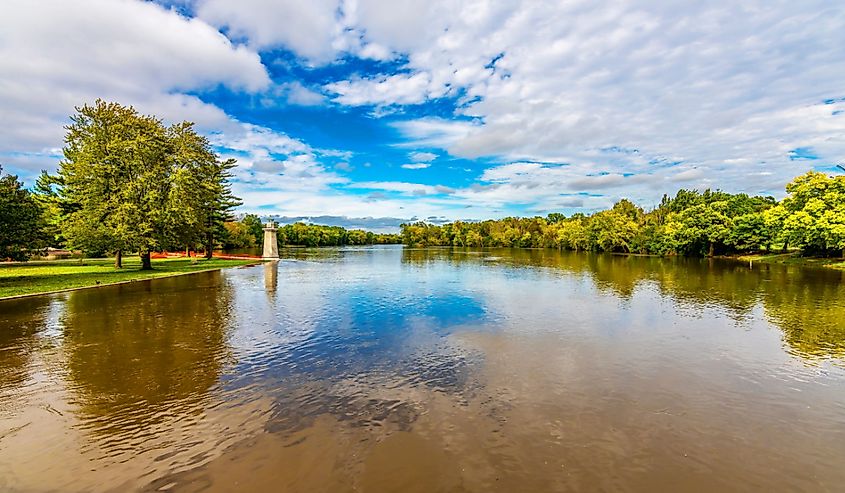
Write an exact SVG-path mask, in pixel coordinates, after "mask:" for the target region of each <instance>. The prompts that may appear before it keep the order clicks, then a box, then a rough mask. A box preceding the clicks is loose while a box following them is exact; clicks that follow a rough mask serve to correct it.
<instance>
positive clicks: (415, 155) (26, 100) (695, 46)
mask: <svg viewBox="0 0 845 493" xmlns="http://www.w3.org/2000/svg"><path fill="white" fill-rule="evenodd" d="M97 98H102V99H105V100H110V101H117V102H120V103H122V104H127V105H133V106H135V107H136V108H137V109H138V110H139V111H141V112H142V113H146V114H153V115H156V116H158V117H160V118H162V119H164V120H165V121H166V122H168V123H170V122H178V121H182V120H189V121H193V122H195V123H196V125H197V128H198V129H199V130H200V131H201V132H202V133H203V134H204V135H206V136H208V138H209V139H210V141H211V142H212V144H213V145H214V148H215V150H216V151H217V152H218V153H219V154H220V155H221V156H222V157H226V158H228V157H234V158H236V159H237V160H238V166H237V168H236V169H235V170H234V178H233V189H234V191H235V193H236V194H237V195H238V196H239V197H241V199H242V200H243V205H242V206H241V207H240V208H239V209H238V212H243V213H246V212H251V213H258V214H260V215H262V216H267V215H277V216H282V217H284V218H285V219H286V220H296V219H300V218H310V220H311V221H313V222H318V223H319V222H322V223H328V224H337V225H342V226H347V227H364V228H367V229H373V230H391V229H395V227H396V226H398V225H399V224H400V223H402V222H406V221H410V220H427V221H431V222H435V223H437V222H442V221H447V220H455V219H464V220H480V219H487V218H499V217H504V216H534V215H545V214H548V213H550V212H563V213H566V214H571V213H574V212H585V213H590V212H593V211H596V210H599V209H603V208H607V207H610V206H611V205H612V204H613V203H614V202H615V201H617V200H619V199H621V198H628V199H630V200H633V201H634V202H636V203H637V204H639V205H641V206H643V207H645V208H650V207H653V206H655V205H656V204H658V203H659V202H660V198H661V197H662V195H663V194H664V193H669V194H674V193H675V192H676V191H677V190H678V189H680V188H687V189H692V188H695V189H706V188H714V189H715V188H719V189H722V190H725V191H728V192H745V193H749V194H765V195H774V196H776V197H782V196H783V195H784V185H785V184H786V183H787V182H788V181H789V180H790V179H791V178H792V177H794V176H796V175H798V174H801V173H804V172H806V171H808V170H818V171H823V172H829V173H835V172H836V167H835V165H836V164H838V163H842V162H845V8H843V7H842V5H837V2H831V1H814V0H802V1H800V2H796V1H794V0H791V1H778V0H764V1H757V0H747V1H744V2H736V1H731V0H725V1H720V0H714V1H707V2H702V1H700V0H694V1H683V0H671V1H664V0H661V1H658V0H642V1H610V0H583V1H582V0H572V1H564V0H558V1H545V0H463V1H458V0H424V1H423V0H309V1H307V2H304V1H301V0H239V1H237V2H232V1H229V0H171V1H159V2H144V1H140V0H2V4H0V164H2V166H3V168H4V170H6V171H8V172H11V173H14V174H17V175H18V176H19V177H20V178H21V179H22V180H24V182H25V183H26V184H27V185H32V184H33V183H34V179H35V177H36V176H37V174H38V173H39V172H40V170H42V169H46V170H48V171H52V170H55V169H56V168H57V166H58V163H59V162H60V160H61V147H62V144H63V136H64V128H63V126H64V125H66V124H67V123H68V118H69V116H70V115H71V114H72V113H73V112H74V107H75V106H80V105H82V104H85V103H92V102H93V101H94V100H95V99H97Z"/></svg>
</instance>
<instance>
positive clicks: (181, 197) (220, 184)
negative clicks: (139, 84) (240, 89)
mask: <svg viewBox="0 0 845 493" xmlns="http://www.w3.org/2000/svg"><path fill="white" fill-rule="evenodd" d="M66 128H67V135H66V137H65V147H64V149H63V154H64V159H62V161H61V162H60V163H59V170H58V173H57V174H56V176H54V177H45V178H44V179H43V183H42V185H43V186H44V188H49V189H51V192H50V193H52V194H53V195H52V196H53V197H54V200H55V202H56V203H57V204H58V209H59V210H60V214H61V220H60V221H59V224H60V227H61V234H62V235H63V236H64V237H65V238H66V239H67V243H68V246H69V247H71V248H78V249H82V250H84V251H87V252H92V253H105V252H112V253H115V254H116V255H117V258H118V263H119V258H120V254H121V252H128V251H137V252H139V254H140V255H141V258H142V265H143V268H150V267H151V265H150V252H153V251H160V250H164V249H181V248H190V247H195V246H197V245H203V246H204V247H205V250H206V253H207V255H209V256H210V254H211V250H212V249H213V248H214V245H215V238H217V237H219V236H220V235H221V234H222V231H223V223H224V221H225V219H226V218H227V215H228V213H229V211H230V210H231V209H232V208H233V207H234V206H236V205H238V204H239V203H240V202H239V201H238V199H237V198H236V197H234V196H233V195H232V193H231V190H230V186H229V183H228V179H229V178H230V172H229V170H230V169H231V168H232V167H233V166H234V164H235V162H234V160H226V161H221V160H219V159H218V158H217V156H216V154H215V153H214V152H213V151H212V149H211V145H210V144H209V142H208V140H207V139H206V138H205V137H203V136H201V135H199V134H197V133H196V131H195V130H194V128H193V124H192V123H189V122H182V123H177V124H174V125H171V126H165V125H164V124H163V123H162V121H161V120H159V119H157V118H155V117H153V116H148V115H142V114H140V113H138V111H136V110H135V109H134V108H133V107H131V106H129V107H127V106H122V105H120V104H118V103H107V102H105V101H102V100H98V101H97V102H96V103H95V104H94V105H91V106H89V105H85V106H82V107H81V108H77V113H76V114H75V115H73V116H72V117H71V124H70V125H68V126H67V127H66Z"/></svg>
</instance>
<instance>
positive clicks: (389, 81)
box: [323, 72, 449, 106]
mask: <svg viewBox="0 0 845 493" xmlns="http://www.w3.org/2000/svg"><path fill="white" fill-rule="evenodd" d="M323 88H324V89H325V90H326V91H328V92H331V93H335V94H336V95H337V96H335V97H334V99H333V100H334V101H335V102H338V103H341V104H345V105H349V106H360V105H391V104H415V103H422V102H424V101H426V100H427V99H432V98H437V97H441V96H444V95H445V94H446V93H447V92H448V91H449V88H448V87H447V86H445V85H440V86H433V85H432V81H431V77H430V76H429V74H427V73H425V72H418V73H416V74H412V75H408V74H395V75H382V76H379V77H375V78H368V79H355V80H351V81H340V82H333V83H330V84H326V85H325V86H323Z"/></svg>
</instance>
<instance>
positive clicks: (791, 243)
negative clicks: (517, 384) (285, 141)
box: [401, 172, 845, 256]
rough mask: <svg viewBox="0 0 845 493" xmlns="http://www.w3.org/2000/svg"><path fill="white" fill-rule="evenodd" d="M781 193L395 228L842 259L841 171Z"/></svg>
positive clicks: (499, 238) (690, 196) (549, 243)
mask: <svg viewBox="0 0 845 493" xmlns="http://www.w3.org/2000/svg"><path fill="white" fill-rule="evenodd" d="M786 191H787V193H788V196H787V197H786V198H785V199H783V200H782V201H780V202H777V201H776V200H775V199H774V198H772V197H760V196H756V197H751V196H748V195H746V194H729V193H725V192H722V191H711V190H706V191H704V192H698V191H695V190H680V191H679V192H678V193H677V194H676V195H675V196H674V197H669V196H666V195H664V197H663V200H662V201H661V203H660V205H659V206H658V207H656V208H655V209H653V210H650V211H645V210H643V209H642V208H641V207H638V206H636V205H635V204H633V203H632V202H630V201H628V200H624V199H623V200H620V201H619V202H617V203H616V204H615V205H614V206H613V207H612V208H611V209H609V210H604V211H601V212H597V213H594V214H591V215H585V214H573V215H572V216H569V217H566V216H564V215H563V214H560V213H552V214H549V215H548V216H546V217H532V218H516V217H508V218H504V219H500V220H488V221H481V222H463V221H455V222H452V223H448V224H444V225H441V226H437V225H432V224H427V223H424V222H416V223H412V224H403V225H402V233H401V234H402V241H403V243H404V244H406V245H410V246H431V245H443V246H457V247H519V248H557V249H561V250H580V251H597V252H620V253H642V254H656V255H689V256H704V255H711V256H712V255H722V254H731V253H741V252H757V251H762V250H765V251H773V250H776V249H777V250H782V251H786V250H787V249H789V248H790V247H792V248H797V249H800V250H801V251H802V252H803V253H804V254H807V255H818V256H838V255H843V256H845V176H837V177H829V176H827V175H825V174H823V173H817V172H809V173H807V174H804V175H801V176H799V177H797V178H795V179H794V180H793V181H792V182H791V183H789V184H788V185H787V186H786Z"/></svg>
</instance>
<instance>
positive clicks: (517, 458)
mask: <svg viewBox="0 0 845 493" xmlns="http://www.w3.org/2000/svg"><path fill="white" fill-rule="evenodd" d="M282 253H283V256H285V257H286V258H283V259H282V260H281V261H280V262H274V263H267V264H263V265H258V266H251V267H243V268H232V269H226V270H223V271H220V272H206V273H200V274H195V275H189V276H182V277H174V278H169V279H161V280H155V281H148V282H136V283H131V284H124V285H119V286H111V287H101V288H97V289H90V290H81V291H75V292H69V293H63V294H56V295H50V296H41V297H33V298H27V299H20V300H12V301H6V302H0V490H2V491H12V492H15V491H127V490H142V491H147V490H149V491H155V490H168V491H239V492H243V491H303V492H318V491H326V492H338V491H374V492H383V491H420V492H430V491H502V492H515V491H532V492H533V491H538V492H539V491H841V488H842V486H843V485H845V364H844V363H845V282H844V281H845V273H843V272H839V271H833V270H825V269H818V268H815V269H813V268H802V267H799V266H780V265H760V264H755V265H749V264H747V263H740V262H731V261H727V260H714V259H710V260H708V259H681V258H671V259H660V258H647V257H625V256H613V255H591V254H583V253H567V252H557V251H552V250H507V249H502V250H483V251H465V250H455V251H452V250H448V249H407V248H405V249H403V248H401V247H397V246H387V247H372V248H345V249H311V250H308V249H303V250H291V251H287V252H282Z"/></svg>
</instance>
